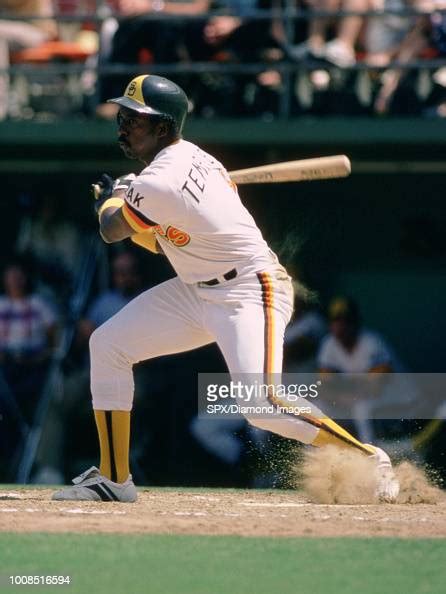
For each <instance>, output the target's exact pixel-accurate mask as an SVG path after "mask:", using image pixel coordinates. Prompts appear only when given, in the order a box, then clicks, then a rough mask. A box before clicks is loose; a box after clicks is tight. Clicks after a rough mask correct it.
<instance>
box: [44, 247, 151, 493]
mask: <svg viewBox="0 0 446 594" xmlns="http://www.w3.org/2000/svg"><path fill="white" fill-rule="evenodd" d="M142 289H143V284H142V275H141V272H140V269H139V264H138V260H137V259H136V257H135V255H134V253H133V252H130V251H124V252H120V253H118V254H116V255H115V256H114V258H113V260H112V263H111V287H110V289H107V290H106V291H105V292H103V293H101V294H99V295H98V296H97V297H96V298H95V299H94V300H93V302H92V303H91V305H90V307H89V308H88V310H87V313H86V314H85V316H84V317H83V318H82V319H81V320H79V323H78V327H77V335H76V339H75V345H74V350H75V352H74V353H72V361H71V365H72V367H71V369H69V370H67V372H66V376H65V382H64V392H63V394H62V395H60V397H59V398H55V399H53V402H52V404H51V407H50V410H49V412H48V415H47V418H46V420H45V428H44V430H43V432H42V441H41V443H40V446H39V451H38V454H37V464H38V467H39V468H38V471H37V474H36V476H35V477H34V481H35V482H41V483H50V482H53V483H54V482H57V481H58V480H60V479H62V478H63V477H62V476H61V472H62V469H63V460H64V450H65V444H66V435H67V433H66V426H67V423H68V422H69V423H70V425H71V424H73V423H76V422H78V423H83V421H84V418H88V416H89V415H88V411H89V406H90V403H89V398H88V393H89V383H90V379H89V378H90V370H89V360H88V341H89V338H90V336H91V334H92V333H93V331H94V330H95V329H96V328H97V327H98V326H100V325H101V324H103V323H104V322H106V321H107V320H108V319H109V318H111V317H112V316H113V315H114V314H115V313H117V312H118V311H119V310H120V309H121V308H122V307H124V306H125V305H127V303H129V301H131V300H132V299H133V298H134V297H136V296H137V295H138V294H139V293H141V291H142ZM74 359H76V361H74ZM75 363H77V365H76V366H74V364H75ZM135 383H136V389H137V390H138V384H140V383H141V382H140V381H139V379H138V375H136V376H135ZM84 413H85V416H84Z"/></svg>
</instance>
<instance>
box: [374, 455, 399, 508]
mask: <svg viewBox="0 0 446 594" xmlns="http://www.w3.org/2000/svg"><path fill="white" fill-rule="evenodd" d="M367 445H371V444H367ZM371 447H373V449H374V450H375V454H374V455H373V456H372V458H374V459H375V460H376V479H377V484H376V491H375V493H376V496H377V498H378V499H379V501H382V502H385V503H395V501H396V498H397V497H398V494H399V492H400V484H399V482H398V479H397V478H396V476H395V472H394V470H393V467H392V462H391V461H390V458H389V456H388V455H387V454H386V452H385V451H384V450H382V449H381V448H378V447H377V446H371Z"/></svg>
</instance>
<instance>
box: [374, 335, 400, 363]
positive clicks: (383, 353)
mask: <svg viewBox="0 0 446 594" xmlns="http://www.w3.org/2000/svg"><path fill="white" fill-rule="evenodd" d="M373 340H374V348H373V350H372V352H371V355H370V367H369V371H379V370H386V371H393V368H394V357H393V355H392V352H391V349H390V347H389V346H388V345H387V343H386V342H385V340H384V339H383V338H382V337H381V336H378V335H373Z"/></svg>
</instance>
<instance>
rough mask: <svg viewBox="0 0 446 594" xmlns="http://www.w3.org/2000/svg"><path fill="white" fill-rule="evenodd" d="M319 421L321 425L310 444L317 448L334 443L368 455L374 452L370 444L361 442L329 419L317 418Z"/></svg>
mask: <svg viewBox="0 0 446 594" xmlns="http://www.w3.org/2000/svg"><path fill="white" fill-rule="evenodd" d="M319 421H320V423H321V427H320V429H319V431H318V433H317V435H316V437H315V439H314V441H313V442H312V444H311V445H313V446H316V447H318V448H319V447H323V446H326V445H334V446H336V447H338V448H339V447H341V448H355V449H357V450H361V451H362V452H364V454H369V455H372V454H374V453H375V449H374V448H373V447H372V446H370V445H368V444H364V443H361V442H360V441H358V440H357V439H356V438H355V437H353V435H351V434H350V433H349V432H348V431H346V430H345V429H343V428H342V427H341V426H340V425H338V424H337V423H335V422H334V421H332V420H331V419H329V418H324V419H319Z"/></svg>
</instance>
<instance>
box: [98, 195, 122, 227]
mask: <svg viewBox="0 0 446 594" xmlns="http://www.w3.org/2000/svg"><path fill="white" fill-rule="evenodd" d="M123 204H124V200H123V199H122V198H116V196H112V197H111V198H107V200H106V201H105V202H104V204H103V205H102V206H101V208H100V209H99V210H98V217H99V221H100V220H101V215H102V213H103V212H104V210H105V209H106V208H110V206H116V207H117V208H121V206H122V205H123Z"/></svg>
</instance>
